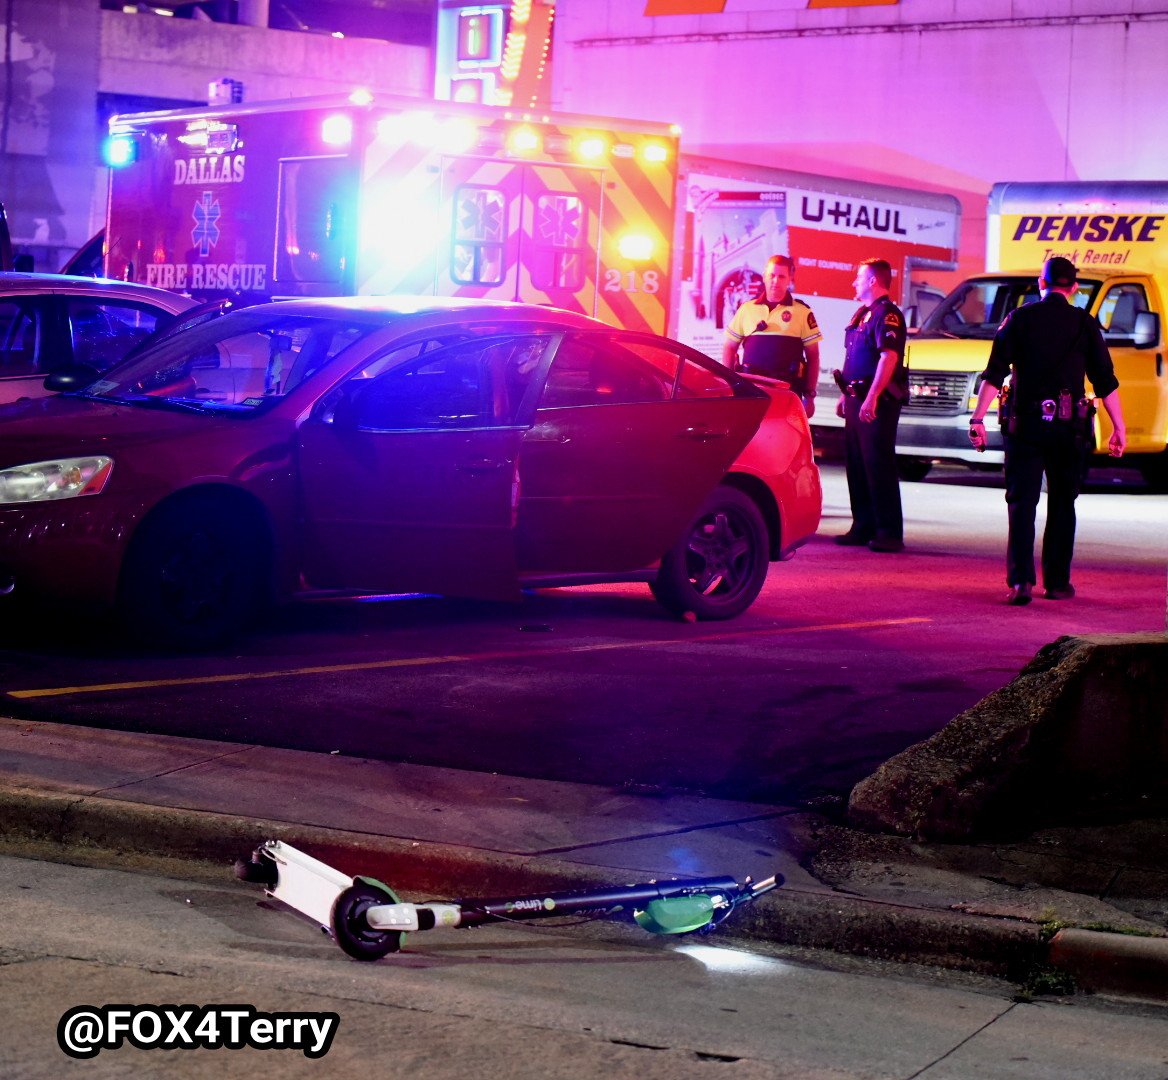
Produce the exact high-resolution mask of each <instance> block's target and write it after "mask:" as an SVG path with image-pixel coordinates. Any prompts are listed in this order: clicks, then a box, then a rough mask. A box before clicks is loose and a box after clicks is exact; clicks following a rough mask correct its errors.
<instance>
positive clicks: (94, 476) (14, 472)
mask: <svg viewBox="0 0 1168 1080" xmlns="http://www.w3.org/2000/svg"><path fill="white" fill-rule="evenodd" d="M113 467H114V463H113V459H112V458H107V457H77V458H60V459H59V460H57V461H36V462H33V463H32V464H31V465H14V466H12V468H10V469H0V505H3V504H11V503H30V502H46V501H48V500H50V499H72V498H74V497H75V496H77V495H96V494H97V493H98V492H99V491H101V489H102V488H104V487H105V485H106V482H107V481H108V480H109V478H110V473H111V472H113Z"/></svg>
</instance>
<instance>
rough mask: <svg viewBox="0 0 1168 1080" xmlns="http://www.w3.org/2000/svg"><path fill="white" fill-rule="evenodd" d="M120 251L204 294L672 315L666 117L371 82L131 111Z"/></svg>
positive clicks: (670, 160) (140, 271)
mask: <svg viewBox="0 0 1168 1080" xmlns="http://www.w3.org/2000/svg"><path fill="white" fill-rule="evenodd" d="M107 160H109V163H110V165H111V171H110V191H109V204H108V212H107V216H106V243H105V256H104V270H105V273H106V275H107V276H109V277H114V278H121V279H125V280H128V281H138V282H143V283H147V284H151V285H157V286H160V287H162V288H168V289H175V290H177V291H180V292H186V293H190V294H191V295H192V296H195V297H197V298H204V299H212V298H216V297H220V296H228V295H232V296H242V297H244V298H247V299H249V300H254V299H259V298H267V297H291V296H329V295H349V294H356V293H373V294H383V293H416V294H434V295H441V296H473V297H487V298H492V299H499V300H523V301H527V302H532V303H541V304H551V305H554V306H557V307H562V308H567V309H569V310H572V311H579V312H583V313H586V314H589V315H595V316H597V317H599V318H601V319H604V320H605V321H607V322H611V323H615V324H617V325H620V326H623V327H627V328H630V329H638V330H649V331H655V332H658V333H662V332H664V331H665V329H666V325H667V308H668V302H669V296H670V288H671V282H670V277H669V274H670V249H671V239H672V229H673V220H674V213H673V200H674V194H675V190H676V178H677V136H676V132H675V130H674V129H672V128H671V127H669V126H667V125H664V124H652V123H636V122H628V123H625V122H621V121H613V120H609V119H600V118H596V117H589V116H580V115H568V114H556V115H554V116H549V115H547V114H542V113H539V114H535V113H527V112H522V111H514V110H508V109H500V108H496V107H489V106H476V105H466V104H461V103H453V102H432V101H423V100H420V99H416V98H399V97H386V96H380V95H379V96H376V97H373V96H371V95H364V96H360V97H356V96H355V97H354V98H349V99H301V100H289V101H286V102H275V103H267V104H258V103H257V104H251V105H227V106H222V107H209V108H197V109H180V110H168V111H165V112H154V113H141V114H136V115H124V116H118V117H115V118H114V119H113V120H112V121H111V124H110V138H109V141H108V143H107Z"/></svg>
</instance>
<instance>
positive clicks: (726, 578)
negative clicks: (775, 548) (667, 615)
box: [650, 487, 770, 619]
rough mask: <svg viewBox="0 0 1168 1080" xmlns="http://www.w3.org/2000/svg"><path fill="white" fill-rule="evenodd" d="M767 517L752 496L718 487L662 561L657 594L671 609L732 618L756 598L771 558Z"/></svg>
mask: <svg viewBox="0 0 1168 1080" xmlns="http://www.w3.org/2000/svg"><path fill="white" fill-rule="evenodd" d="M769 549H770V544H769V539H768V536H767V527H766V522H765V521H763V517H762V514H761V513H760V512H759V509H758V507H757V506H756V505H755V503H754V501H753V500H752V499H750V497H749V496H747V495H744V494H743V493H742V492H741V491H738V490H737V489H735V488H731V487H718V488H716V489H715V490H714V492H713V493H712V494H711V495H710V497H709V498H708V499H707V500H706V504H705V506H703V507H702V509H701V511H700V512H699V513H698V516H697V517H696V518H695V519H694V521H693V523H692V524H691V525H690V526H689V528H688V529H687V530H686V532H685V535H684V536H683V537H682V539H681V540H679V541H678V542H677V544H676V545H675V546H674V547H673V548H672V549H671V550H670V551H669V552H668V554H666V556H665V557H664V558H663V559H662V560H661V569H660V570H659V571H658V573H657V579H656V580H655V581H654V582H653V583H652V584H651V586H650V588H651V589H652V590H653V595H654V596H655V597H656V598H657V600H658V602H659V603H660V604H661V606H662V607H664V608H665V609H666V610H667V611H670V612H672V613H673V614H674V615H679V616H686V615H688V614H690V613H692V614H693V615H694V616H696V617H697V618H699V619H732V618H734V616H735V615H740V614H741V613H742V612H744V611H745V610H746V609H747V608H748V607H750V605H751V604H752V603H753V602H754V598H755V597H756V596H758V594H759V592H760V591H761V590H762V586H763V582H764V581H765V580H766V574H767V567H768V565H769V562H770V550H769Z"/></svg>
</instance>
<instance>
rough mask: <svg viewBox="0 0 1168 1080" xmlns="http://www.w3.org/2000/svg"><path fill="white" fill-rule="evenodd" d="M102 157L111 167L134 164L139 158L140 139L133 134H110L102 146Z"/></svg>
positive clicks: (117, 167)
mask: <svg viewBox="0 0 1168 1080" xmlns="http://www.w3.org/2000/svg"><path fill="white" fill-rule="evenodd" d="M102 157H103V158H104V160H105V163H106V164H107V165H108V166H109V167H110V168H111V169H121V168H124V167H125V166H127V165H133V164H134V162H135V161H137V160H138V140H137V139H135V138H134V136H133V135H110V136H109V137H108V138H107V139H106V140H105V144H104V145H103V146H102Z"/></svg>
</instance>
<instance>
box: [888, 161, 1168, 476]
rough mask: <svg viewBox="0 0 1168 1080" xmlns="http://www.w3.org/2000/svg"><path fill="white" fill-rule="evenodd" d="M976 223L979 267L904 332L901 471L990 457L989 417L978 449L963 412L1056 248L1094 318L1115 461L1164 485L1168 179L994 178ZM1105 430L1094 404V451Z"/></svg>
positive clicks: (992, 428)
mask: <svg viewBox="0 0 1168 1080" xmlns="http://www.w3.org/2000/svg"><path fill="white" fill-rule="evenodd" d="M987 222H988V224H987V238H986V259H987V265H988V269H987V271H986V273H984V274H979V275H978V276H976V277H973V278H970V279H969V280H967V281H963V282H962V283H961V284H960V285H958V286H957V288H956V289H954V290H953V291H952V292H951V293H950V294H949V295H948V296H947V297H946V298H945V299H944V300H943V301H942V302H941V303H940V304H939V305H938V306H937V307H936V308H935V309H934V310H933V311H932V313H931V314H930V315H929V317H928V318H927V319H926V320H924V322H923V325H922V326H921V327H920V329H919V330H918V331H917V332H916V333H915V334H913V335H912V336H911V337H910V338H909V343H908V351H907V364H908V371H909V395H910V396H909V399H908V402H907V403H906V405H905V408H904V411H903V412H902V414H901V420H900V428H899V431H898V434H897V454H898V460H899V461H900V463H901V466H902V469H901V471H902V475H904V476H906V477H908V478H915V477H919V476H923V475H924V474H925V473H926V472H927V471H928V469H929V467H930V465H931V463H932V462H933V461H935V460H944V461H960V462H965V463H967V464H971V465H974V466H982V465H984V464H986V463H989V464H991V465H1000V464H1001V461H1002V442H1001V434H1000V432H999V431H998V429H997V426H996V425H995V424H994V423H993V422H992V419H991V422H990V423H989V424H988V425H987V433H988V437H989V450H988V451H987V453H986V454H985V455H978V454H977V453H976V452H975V451H974V450H973V449H972V447H970V445H969V436H968V420H969V413H970V411H971V410H972V408H973V405H974V403H975V401H976V399H977V393H978V389H979V387H980V375H981V372H982V371H983V370H984V369H985V365H986V361H987V359H988V358H989V352H990V345H991V342H992V340H993V336H994V333H995V332H996V330H997V328H998V326H999V325H1000V324H1001V322H1002V320H1003V319H1004V318H1005V317H1006V316H1007V315H1008V314H1009V313H1010V312H1011V311H1013V310H1014V309H1015V308H1017V307H1019V306H1021V305H1023V304H1028V303H1032V302H1033V301H1035V300H1037V299H1038V298H1039V294H1038V283H1037V278H1038V272H1039V270H1040V268H1041V266H1042V264H1043V262H1045V260H1046V259H1048V258H1050V257H1051V256H1054V255H1061V256H1063V257H1064V258H1067V259H1070V260H1071V262H1073V263H1074V264H1075V266H1076V267H1077V269H1078V273H1079V283H1078V289H1077V290H1076V292H1075V295H1074V297H1073V298H1072V300H1073V303H1075V304H1076V305H1077V306H1079V307H1082V308H1084V309H1085V310H1087V311H1089V312H1091V314H1092V315H1094V316H1095V317H1096V318H1097V319H1098V320H1099V324H1100V326H1101V327H1102V329H1103V336H1104V339H1105V340H1106V342H1107V345H1108V348H1109V350H1110V352H1111V358H1112V361H1113V363H1114V364H1115V373H1116V376H1117V377H1118V379H1119V394H1120V402H1121V404H1122V406H1123V414H1124V422H1125V425H1126V427H1127V452H1126V455H1125V460H1126V461H1129V462H1131V463H1133V464H1136V465H1138V467H1139V468H1140V471H1141V472H1142V473H1143V475H1144V478H1145V479H1146V480H1147V482H1148V484H1149V485H1150V486H1152V487H1154V488H1157V489H1160V490H1163V489H1165V488H1166V487H1168V370H1166V368H1165V353H1166V351H1168V342H1166V341H1165V336H1164V335H1165V321H1166V317H1165V306H1164V305H1165V302H1166V301H1168V183H1164V182H1160V181H1147V182H1144V181H1114V182H1104V181H1098V182H1093V181H1082V182H1080V181H1076V182H1062V183H1000V184H995V185H994V186H993V189H992V190H991V191H990V196H989V213H988V219H987ZM1110 435H1111V425H1110V422H1109V420H1108V418H1107V414H1106V412H1105V410H1103V409H1102V408H1100V409H1098V410H1097V413H1096V417H1095V453H1096V455H1104V456H1106V454H1107V443H1108V439H1109V438H1110Z"/></svg>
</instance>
